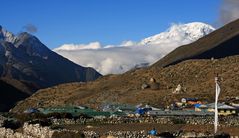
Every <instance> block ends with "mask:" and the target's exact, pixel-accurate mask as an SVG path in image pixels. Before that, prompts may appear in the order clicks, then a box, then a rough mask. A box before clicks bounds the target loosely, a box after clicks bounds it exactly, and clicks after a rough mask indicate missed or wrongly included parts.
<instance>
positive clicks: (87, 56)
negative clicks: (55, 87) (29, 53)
mask: <svg viewBox="0 0 239 138" xmlns="http://www.w3.org/2000/svg"><path fill="white" fill-rule="evenodd" d="M213 30H214V28H212V27H211V26H209V25H206V24H202V23H191V24H179V25H175V24H174V25H172V26H171V27H170V28H169V29H168V30H167V31H165V32H163V33H160V34H158V35H155V36H152V37H148V38H146V39H143V40H142V41H140V42H133V41H124V42H122V43H121V44H119V45H107V46H101V44H100V43H99V42H94V43H90V44H87V45H82V44H80V45H74V44H70V45H67V44H66V45H63V46H61V47H59V48H57V49H54V51H55V52H57V53H58V54H60V55H62V56H64V57H66V58H68V59H70V60H72V61H73V62H75V63H77V64H79V65H83V66H88V67H93V68H95V69H96V70H97V71H99V72H100V73H101V74H103V75H105V74H111V73H113V74H118V73H123V72H126V71H128V70H130V69H132V68H134V67H135V66H140V64H145V63H148V64H149V65H150V64H153V63H154V62H156V61H158V60H159V59H160V58H162V57H163V56H165V55H166V54H168V53H169V52H171V51H172V50H174V49H175V48H177V47H178V46H181V45H184V44H188V43H191V42H193V41H195V40H197V39H199V38H200V37H202V36H204V35H206V34H208V33H210V32H212V31H213Z"/></svg>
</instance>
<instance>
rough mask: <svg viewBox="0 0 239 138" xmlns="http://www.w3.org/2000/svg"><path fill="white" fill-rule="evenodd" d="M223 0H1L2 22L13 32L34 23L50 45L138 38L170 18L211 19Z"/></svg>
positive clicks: (165, 24) (158, 28)
mask: <svg viewBox="0 0 239 138" xmlns="http://www.w3.org/2000/svg"><path fill="white" fill-rule="evenodd" d="M220 3H221V0H200V1H199V0H4V1H1V12H0V21H1V22H0V25H2V26H3V27H4V28H6V29H7V30H8V31H11V32H13V33H19V32H21V31H23V30H24V29H23V26H25V25H26V24H33V25H35V26H36V27H37V28H38V32H36V33H35V34H34V35H36V36H37V37H38V38H39V39H40V40H41V41H42V42H43V43H44V44H46V45H47V46H48V47H49V48H51V49H52V48H55V47H59V46H60V45H62V44H65V43H75V44H79V43H89V42H93V41H99V42H101V43H102V44H103V45H108V44H119V43H121V42H122V41H125V40H133V41H139V40H141V39H143V38H145V37H148V36H151V35H154V34H157V33H160V32H162V31H164V30H166V29H167V28H168V27H169V26H170V24H171V23H189V22H194V21H200V22H205V23H209V24H212V25H214V24H215V22H216V20H217V18H218V12H219V6H220Z"/></svg>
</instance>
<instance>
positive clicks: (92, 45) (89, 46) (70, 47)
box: [54, 42, 101, 51]
mask: <svg viewBox="0 0 239 138" xmlns="http://www.w3.org/2000/svg"><path fill="white" fill-rule="evenodd" d="M99 48H101V45H100V43H99V42H91V43H89V44H64V45H62V46H60V47H58V48H56V49H54V50H56V51H57V50H82V49H99Z"/></svg>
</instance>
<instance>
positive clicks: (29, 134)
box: [0, 123, 81, 138]
mask: <svg viewBox="0 0 239 138" xmlns="http://www.w3.org/2000/svg"><path fill="white" fill-rule="evenodd" d="M80 136H81V133H79V132H78V131H73V130H66V129H60V130H53V129H50V127H42V126H40V125H39V124H28V123H24V125H23V128H22V132H15V131H14V130H12V129H7V128H4V127H1V128H0V137H1V138H79V137H80Z"/></svg>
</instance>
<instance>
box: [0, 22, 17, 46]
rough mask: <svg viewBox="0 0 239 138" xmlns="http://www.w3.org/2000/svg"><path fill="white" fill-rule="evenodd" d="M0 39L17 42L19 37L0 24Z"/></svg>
mask: <svg viewBox="0 0 239 138" xmlns="http://www.w3.org/2000/svg"><path fill="white" fill-rule="evenodd" d="M0 40H4V41H7V42H10V43H14V42H16V40H17V37H16V36H15V35H14V34H12V33H11V32H8V31H7V30H5V29H3V28H2V26H0Z"/></svg>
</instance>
